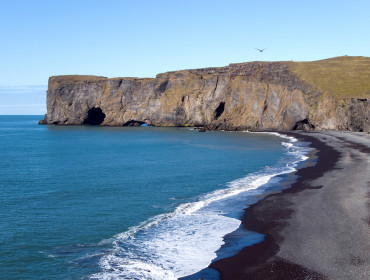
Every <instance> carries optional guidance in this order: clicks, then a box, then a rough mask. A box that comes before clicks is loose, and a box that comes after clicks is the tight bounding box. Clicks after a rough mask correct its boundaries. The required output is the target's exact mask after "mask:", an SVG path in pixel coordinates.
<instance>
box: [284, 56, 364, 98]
mask: <svg viewBox="0 0 370 280" xmlns="http://www.w3.org/2000/svg"><path fill="white" fill-rule="evenodd" d="M283 63H284V64H286V65H287V66H288V67H289V69H290V70H291V71H292V72H293V73H295V74H296V75H297V76H298V77H299V78H301V79H302V80H304V81H306V82H308V83H309V84H311V85H313V86H315V87H317V88H318V89H320V90H322V91H324V92H326V93H329V94H332V95H335V96H337V97H354V98H370V57H362V56H340V57H334V58H329V59H324V60H318V61H312V62H283Z"/></svg>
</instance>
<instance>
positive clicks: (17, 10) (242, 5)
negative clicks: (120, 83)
mask: <svg viewBox="0 0 370 280" xmlns="http://www.w3.org/2000/svg"><path fill="white" fill-rule="evenodd" d="M369 11H370V1H369V0H352V1H341V0H336V1H331V0H328V1H325V0H321V1H316V0H311V1H306V0H302V1H293V0H291V1H285V0H279V1H276V0H265V1H256V0H254V1H250V0H244V1H238V0H228V1H226V0H224V1H218V0H212V1H209V0H203V1H202V0H198V1H193V0H186V1H185V0H184V1H183V0H177V1H175V0H172V1H167V0H155V1H154V0H153V1H140V0H136V1H134V0H133V1H130V0H104V1H102V0H99V1H95V0H73V1H70V0H64V1H50V0H47V1H44V0H33V1H28V0H27V1H22V0H1V5H0V38H1V39H0V40H1V41H0V114H44V113H46V106H45V103H46V93H45V91H46V88H47V83H48V78H49V77H50V76H54V75H65V74H84V75H98V76H105V77H155V75H156V74H158V73H163V72H167V71H174V70H181V69H192V68H202V67H218V66H225V65H228V64H230V63H238V62H248V61H256V60H262V61H281V60H295V61H311V60H319V59H325V58H330V57H335V56H341V55H353V56H370V36H369V29H370V17H369ZM255 48H266V50H265V51H264V52H262V53H260V52H259V51H257V50H256V49H255Z"/></svg>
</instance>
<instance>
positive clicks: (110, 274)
mask: <svg viewBox="0 0 370 280" xmlns="http://www.w3.org/2000/svg"><path fill="white" fill-rule="evenodd" d="M269 134H274V135H276V136H279V137H281V138H283V139H286V140H288V141H289V142H282V145H284V146H285V147H286V148H287V151H288V154H289V155H291V156H292V158H293V159H292V158H291V159H290V160H289V161H288V162H286V163H285V164H283V165H280V166H279V167H266V168H265V170H263V171H261V172H257V173H254V174H250V175H248V176H246V177H244V178H240V179H237V180H234V181H232V182H230V183H228V185H227V188H224V189H220V190H216V191H214V192H211V193H209V194H207V195H205V196H203V197H200V198H198V200H197V201H195V202H189V203H183V204H180V205H179V206H178V207H177V208H176V209H175V210H174V211H173V212H171V213H167V214H162V215H158V216H155V217H153V218H151V219H149V220H147V221H145V222H143V223H141V224H140V225H138V226H135V227H132V228H130V229H129V230H128V231H126V232H123V233H120V234H118V235H116V236H114V237H113V238H111V239H108V240H105V241H103V243H104V242H106V243H108V242H111V243H112V244H113V245H114V249H113V250H112V251H111V252H110V253H109V254H106V255H104V256H103V257H102V258H101V260H100V266H101V270H102V271H101V272H100V273H96V274H94V275H92V276H91V277H90V278H91V279H148V280H156V279H177V278H179V277H183V276H186V275H190V274H193V273H196V272H198V271H200V270H201V269H203V268H205V267H207V266H208V265H209V264H210V263H211V261H212V259H214V258H215V257H216V253H215V252H216V251H217V250H218V249H219V248H220V247H221V246H222V245H223V244H224V241H223V237H224V236H225V235H226V234H228V233H230V232H233V231H235V230H236V229H237V228H238V227H239V226H240V223H241V221H240V220H238V219H234V218H230V217H226V216H224V215H223V209H217V207H216V208H215V207H208V206H210V205H212V203H215V202H220V201H222V200H225V199H228V198H232V197H233V196H236V195H238V194H240V193H243V192H247V191H251V190H255V189H257V188H259V187H260V186H262V185H264V184H266V183H268V182H269V181H270V179H271V178H272V177H274V176H277V175H280V174H285V173H290V172H292V171H294V170H295V167H296V165H297V163H298V162H300V161H302V160H305V159H306V158H307V157H306V156H305V154H306V152H307V148H302V147H298V146H295V145H293V143H294V142H296V141H297V139H295V138H294V137H290V136H285V135H281V134H278V133H269Z"/></svg>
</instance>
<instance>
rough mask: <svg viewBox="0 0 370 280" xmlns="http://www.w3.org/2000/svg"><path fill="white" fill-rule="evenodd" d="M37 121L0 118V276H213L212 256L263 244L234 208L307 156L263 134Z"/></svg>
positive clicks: (287, 141)
mask: <svg viewBox="0 0 370 280" xmlns="http://www.w3.org/2000/svg"><path fill="white" fill-rule="evenodd" d="M42 118H43V116H0V149H1V157H0V170H1V174H0V192H1V195H0V206H1V207H0V279H178V278H181V277H183V279H199V278H200V277H205V276H206V277H208V279H218V273H217V272H216V271H213V270H212V269H207V267H208V265H209V264H210V263H211V262H212V260H215V259H219V258H224V257H227V256H230V255H232V254H235V253H236V252H237V251H238V250H239V249H240V248H241V247H243V246H246V245H248V244H253V243H256V242H260V241H262V240H263V238H264V236H263V235H262V234H259V233H255V232H248V231H246V230H243V228H242V227H241V226H240V225H241V221H240V219H241V216H242V214H243V209H244V208H245V207H247V206H248V205H250V204H252V203H254V202H256V201H257V200H258V197H260V195H261V194H263V193H265V192H267V191H271V189H279V188H282V186H280V184H279V181H280V180H282V176H281V175H282V174H287V173H290V172H292V171H294V170H295V168H296V167H297V165H299V164H302V162H303V161H304V160H305V159H306V158H307V157H306V156H305V155H306V153H307V152H308V151H309V148H308V147H307V143H302V142H299V141H296V140H295V139H294V138H290V137H282V136H279V135H278V134H274V133H248V132H223V131H217V132H216V131H214V132H205V133H200V132H198V131H195V130H193V129H192V128H160V127H97V126H45V125H38V124H37V123H38V120H40V119H42ZM277 175H280V176H277ZM232 233H237V234H232ZM227 234H229V235H228V242H226V243H225V239H224V236H225V235H227Z"/></svg>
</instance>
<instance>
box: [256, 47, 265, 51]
mask: <svg viewBox="0 0 370 280" xmlns="http://www.w3.org/2000/svg"><path fill="white" fill-rule="evenodd" d="M255 49H256V50H258V51H259V52H263V51H264V50H266V49H262V50H261V49H257V48H255Z"/></svg>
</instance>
